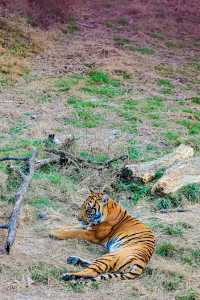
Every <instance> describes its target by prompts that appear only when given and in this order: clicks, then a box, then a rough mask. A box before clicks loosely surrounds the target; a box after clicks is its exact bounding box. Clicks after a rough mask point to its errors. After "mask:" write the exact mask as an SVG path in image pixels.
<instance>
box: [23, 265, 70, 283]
mask: <svg viewBox="0 0 200 300" xmlns="http://www.w3.org/2000/svg"><path fill="white" fill-rule="evenodd" d="M29 271H30V274H31V278H32V280H33V281H34V282H37V283H42V284H45V285H48V283H49V280H51V279H53V280H56V281H57V282H58V281H59V280H60V276H61V274H62V273H64V272H66V268H59V267H57V266H53V265H49V264H46V263H44V262H39V263H37V264H34V265H32V266H30V267H29Z"/></svg>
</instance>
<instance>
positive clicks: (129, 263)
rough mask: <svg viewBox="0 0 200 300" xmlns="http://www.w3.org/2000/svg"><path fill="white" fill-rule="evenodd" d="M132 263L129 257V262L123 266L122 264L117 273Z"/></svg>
mask: <svg viewBox="0 0 200 300" xmlns="http://www.w3.org/2000/svg"><path fill="white" fill-rule="evenodd" d="M132 261H133V258H132V257H131V259H130V260H129V261H127V262H126V263H125V264H123V265H122V266H121V267H120V268H119V269H118V271H121V270H122V269H123V268H124V267H126V266H127V265H128V264H130V263H131V262H132Z"/></svg>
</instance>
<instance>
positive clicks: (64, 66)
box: [0, 1, 200, 300]
mask: <svg viewBox="0 0 200 300" xmlns="http://www.w3.org/2000/svg"><path fill="white" fill-rule="evenodd" d="M100 2H101V1H100ZM100 2H98V3H97V4H96V5H95V4H91V1H86V2H85V3H84V5H82V6H81V7H80V9H79V11H78V17H77V7H76V5H78V4H76V3H75V4H74V14H75V18H76V21H77V23H78V26H79V31H76V32H75V33H73V34H64V33H63V26H64V25H63V24H62V25H55V26H54V28H53V29H49V30H48V31H45V32H42V31H41V29H38V31H39V34H41V35H42V36H43V38H44V40H47V41H48V45H49V47H47V49H46V50H45V51H44V52H42V53H40V54H38V55H34V56H32V57H28V58H26V63H27V64H28V65H29V68H30V69H31V72H30V73H29V74H28V75H27V76H22V77H20V78H19V79H18V80H17V82H16V83H15V84H14V85H13V86H7V87H5V88H4V89H3V90H2V91H1V93H0V108H1V109H0V119H1V122H0V133H1V150H2V149H4V150H2V151H1V152H2V153H1V155H2V156H3V155H4V153H8V154H10V153H12V154H18V153H19V152H20V151H25V153H26V151H28V150H29V149H30V145H29V144H28V145H25V146H23V143H22V141H23V140H25V139H26V140H31V139H35V140H39V139H44V138H45V137H46V136H47V134H49V133H52V132H55V133H56V135H57V137H58V138H59V139H61V140H63V139H64V138H65V137H66V136H68V135H74V136H75V137H76V138H77V141H78V142H77V145H78V149H79V150H80V149H81V150H82V149H84V150H87V151H93V152H92V153H101V152H105V153H107V154H108V155H109V156H110V157H112V156H115V155H118V154H119V153H120V154H121V153H124V152H126V151H127V143H128V141H129V140H130V139H133V140H136V141H137V143H138V145H139V148H140V149H141V151H142V152H143V155H146V157H147V158H149V157H151V154H149V152H148V151H147V150H146V146H147V145H149V144H153V145H154V146H155V147H157V149H158V150H157V151H158V152H157V154H156V155H159V154H160V153H165V152H167V151H169V150H170V149H171V148H172V147H173V146H174V144H173V143H172V144H170V143H169V141H166V140H165V138H164V136H163V134H162V133H163V129H164V128H165V126H166V130H169V131H170V130H171V131H176V130H177V132H178V133H179V134H180V135H181V138H182V139H183V141H186V142H188V143H190V144H191V143H193V142H191V136H190V135H189V134H188V132H187V130H186V129H185V128H184V127H181V126H180V124H177V121H178V120H180V119H182V118H185V116H186V115H187V114H188V113H187V112H183V111H182V110H181V109H180V104H177V103H178V101H180V100H184V101H185V102H184V104H183V106H184V108H190V109H193V110H196V111H199V106H198V105H197V104H195V103H192V102H191V101H189V100H187V99H190V98H191V97H194V96H196V95H197V94H198V93H199V92H200V90H199V83H200V77H199V76H200V74H199V70H198V71H196V69H195V68H193V64H194V62H196V61H197V59H198V54H199V43H198V41H197V39H198V34H199V31H198V28H199V24H198V22H197V19H198V18H197V17H195V18H194V19H192V18H191V15H189V16H188V17H187V18H186V19H185V21H182V22H181V24H182V26H181V25H180V24H179V23H178V25H177V20H176V15H173V14H172V17H171V18H170V17H169V16H168V18H167V17H166V18H164V21H163V23H162V26H161V28H160V22H161V20H163V16H162V12H163V7H162V6H161V7H160V6H158V7H157V14H156V15H155V13H154V12H155V5H153V4H152V5H151V4H149V5H150V6H148V5H146V6H144V5H143V4H141V5H140V4H138V3H136V2H137V1H136V2H135V1H133V2H134V3H129V2H130V1H126V2H124V4H123V5H122V4H121V6H120V9H118V8H119V3H117V1H116V3H109V4H110V5H111V6H109V5H108V4H107V3H104V4H103V6H100V8H101V9H100V10H99V6H98V5H100V4H102V3H100ZM194 2H195V1H194ZM128 5H130V6H128ZM111 8H112V13H111ZM179 9H182V11H183V12H184V7H182V8H180V7H179ZM191 9H192V8H191ZM172 11H173V7H170V8H169V10H168V12H169V13H170V12H172ZM195 12H196V14H197V15H198V12H197V11H195ZM124 16H125V18H123V17H124ZM144 16H145V20H146V21H145V22H143V19H144ZM120 18H121V19H120ZM108 21H111V25H112V26H111V25H110V23H108ZM106 22H107V26H105V23H106ZM113 24H114V25H113ZM110 26H111V27H110ZM113 26H114V27H113ZM194 28H195V30H194ZM175 29H176V30H175ZM159 32H161V34H158V33H159ZM156 33H157V38H155V36H156ZM37 34H38V33H37ZM153 34H154V37H152V36H153ZM116 36H117V37H119V36H120V37H121V36H122V37H124V38H128V39H130V40H131V41H132V42H133V43H134V44H135V45H137V47H143V48H145V47H146V48H148V47H149V48H153V49H154V51H155V54H154V55H144V54H142V53H141V52H139V51H132V50H130V49H128V48H127V47H126V46H124V45H116V43H115V42H114V40H113V37H116ZM169 41H170V42H171V44H167V42H169ZM167 45H168V46H167ZM158 66H161V67H160V68H159V67H158ZM166 66H170V67H169V68H167V67H166ZM91 68H97V69H100V70H103V71H104V72H107V73H108V74H110V76H112V78H114V79H119V78H120V80H122V77H121V75H119V74H121V73H123V72H124V74H128V75H130V78H129V79H127V80H124V81H123V86H124V87H125V88H126V91H128V92H126V94H125V95H124V96H123V97H122V98H121V97H120V96H116V97H114V98H111V99H108V101H109V105H110V107H109V109H104V110H101V108H96V109H95V112H97V113H98V112H100V113H102V114H103V115H104V118H105V122H104V123H103V124H100V125H99V126H97V127H94V128H81V127H77V126H74V125H66V124H65V125H64V120H65V119H66V118H70V117H71V115H72V113H73V109H72V108H71V107H70V106H69V105H66V98H67V97H69V96H77V97H79V98H80V99H82V98H84V97H85V94H84V93H83V91H82V90H81V88H82V86H84V84H85V83H82V82H80V83H78V85H75V86H72V87H71V88H70V90H69V91H67V92H66V93H60V92H59V91H58V90H57V89H56V87H55V82H56V80H58V79H61V78H62V77H63V76H66V75H67V76H71V75H72V74H74V73H81V74H84V75H85V74H87V72H88V71H89V70H91ZM120 72H121V73H120ZM160 78H167V79H170V81H171V82H172V84H173V85H174V86H175V89H174V91H173V93H172V94H167V95H164V99H165V111H163V112H162V111H153V113H155V112H156V113H157V114H159V116H161V120H160V122H161V126H160V127H156V126H153V125H152V120H151V119H149V118H147V117H146V115H144V114H143V110H142V109H143V106H144V105H146V104H145V103H146V102H144V98H145V97H149V96H157V95H158V96H159V95H160V93H161V92H160V88H158V86H157V81H158V80H159V79H160ZM46 94H47V95H48V97H50V99H51V100H50V101H46V100H45V99H46V98H45V97H46V96H45V97H44V95H46ZM130 95H131V97H132V98H133V99H135V100H137V101H138V103H139V104H138V105H139V106H141V111H140V112H138V114H139V122H138V132H137V134H136V133H134V134H133V133H130V132H129V131H126V130H125V131H124V130H121V128H120V126H119V125H121V124H122V123H123V119H122V117H121V116H119V114H118V113H117V112H116V110H111V108H113V107H114V108H119V106H120V105H121V104H122V102H123V101H124V100H125V99H126V97H130ZM162 96H163V95H162ZM87 97H88V98H89V99H91V98H92V97H93V98H95V99H93V100H94V101H96V98H98V96H96V95H95V96H87ZM45 101H46V102H45ZM172 107H173V108H174V109H171V108H172ZM149 113H152V111H150V112H149ZM187 117H188V115H187ZM191 118H192V117H191ZM23 122H24V123H23ZM162 122H163V124H162ZM24 124H25V126H24ZM13 128H14V129H13ZM16 128H17V129H16ZM113 130H115V131H117V135H116V133H115V132H114V133H113ZM13 131H14V134H13ZM198 137H199V136H197V139H198ZM192 138H193V137H192ZM20 143H21V144H20ZM20 145H21V146H20ZM195 145H196V144H195ZM12 146H13V147H14V152H12V151H11V152H9V149H8V148H9V147H12ZM6 147H7V148H6ZM196 147H197V146H196ZM5 148H6V149H7V150H6V151H7V152H6V151H5ZM198 151H199V148H198V147H197V152H198ZM42 155H43V156H44V153H43V154H42ZM143 158H144V157H143ZM60 172H61V173H60V174H61V175H62V176H63V182H61V183H60V185H59V186H56V185H54V184H49V182H48V180H47V179H46V178H39V179H37V178H34V179H33V181H32V185H31V188H30V190H29V192H28V193H27V197H26V199H25V202H26V204H25V206H24V209H23V214H22V217H21V225H20V227H19V229H18V233H17V238H16V243H15V245H14V247H13V250H12V252H11V254H10V255H9V256H2V257H0V280H1V284H0V299H2V300H7V299H10V300H11V299H20V300H23V299H31V300H34V299H82V300H85V299H97V300H100V299H115V298H118V299H133V298H134V299H141V300H151V299H152V300H153V299H155V300H167V299H169V300H172V299H179V298H176V297H177V295H182V294H186V293H187V291H188V290H190V289H191V288H192V289H193V290H194V291H195V293H198V292H200V286H199V282H200V273H199V267H198V265H197V266H196V265H195V266H194V265H190V264H188V263H183V261H181V260H180V258H179V256H178V254H177V255H176V256H175V257H164V258H163V257H160V256H159V255H156V254H155V255H154V256H153V258H152V260H151V262H150V264H149V266H148V269H147V271H146V272H145V274H144V275H142V276H141V277H140V278H138V279H136V280H135V281H134V282H127V281H126V282H124V281H122V282H120V283H119V282H116V281H113V282H105V283H104V282H103V283H101V284H99V285H93V284H90V283H88V284H84V285H74V284H65V283H61V282H60V281H59V280H58V279H57V276H55V275H54V273H55V272H61V271H63V270H69V271H70V270H72V269H73V267H71V266H67V265H66V263H65V260H66V258H67V256H68V255H72V254H73V255H80V256H82V257H84V258H87V259H93V258H95V257H96V256H98V255H101V253H103V249H101V248H100V247H98V246H95V245H90V244H88V243H85V242H81V241H74V240H68V241H54V240H51V239H49V237H48V231H49V229H50V228H52V227H54V226H58V225H61V224H63V223H70V224H71V223H72V222H74V223H75V222H76V211H77V209H78V207H79V206H80V203H81V202H82V198H85V196H86V195H87V193H88V186H89V185H93V186H96V187H97V188H98V187H100V188H102V187H105V186H106V187H109V186H110V183H111V182H112V180H113V178H109V174H103V175H102V177H100V176H99V174H98V172H95V171H94V173H92V174H88V173H87V172H85V173H84V174H83V176H85V177H84V178H81V177H80V178H81V180H80V182H79V183H78V184H77V183H76V186H75V187H74V186H72V187H71V186H70V185H67V184H66V185H67V187H65V180H67V176H68V173H67V171H65V170H61V171H60ZM2 178H3V177H2ZM80 178H79V179H80ZM2 180H3V179H2ZM64 187H65V188H64ZM0 195H1V194H0ZM116 196H117V197H118V198H117V200H118V201H120V202H121V203H122V205H125V206H127V207H128V209H129V210H130V213H132V214H134V215H135V216H137V217H139V219H141V220H142V221H143V222H146V223H148V222H150V221H151V219H152V218H154V219H156V221H157V222H158V223H159V222H160V223H161V224H162V223H163V222H164V223H167V224H170V225H171V224H174V223H177V222H186V223H188V224H189V225H190V226H191V227H190V228H188V229H187V230H185V231H184V234H183V236H182V237H177V236H169V235H166V234H164V233H163V232H160V231H159V230H158V229H155V232H156V235H157V238H158V241H163V240H164V241H170V242H172V243H173V244H174V245H176V247H177V249H179V248H187V249H198V248H199V245H200V238H199V237H200V227H199V224H200V217H199V216H200V206H199V204H195V205H190V206H189V212H184V213H169V214H160V213H158V212H152V210H151V208H152V207H151V204H149V203H146V202H145V201H143V200H141V201H140V202H139V204H137V205H135V206H133V205H132V204H131V205H130V203H127V200H126V194H123V193H121V194H120V196H121V197H122V198H119V195H117V194H116ZM45 197H47V198H48V199H50V202H49V203H50V205H48V204H47V207H45V208H41V207H39V208H38V207H34V206H33V205H32V200H33V199H43V198H45ZM2 199H3V197H2ZM0 204H1V206H0V208H1V221H2V222H3V221H4V220H5V215H8V214H9V210H10V207H9V209H8V204H7V203H5V201H1V202H0ZM41 209H44V210H45V211H47V212H48V214H49V218H48V220H46V221H45V220H40V219H38V218H37V213H38V211H40V210H41ZM2 234H3V233H2ZM57 270H58V271H57ZM174 273H176V274H178V276H181V278H182V281H181V282H180V284H179V285H178V286H176V287H175V289H173V288H172V289H166V288H164V285H163V283H164V282H165V281H167V280H169V279H170V278H171V277H170V276H172V274H174ZM195 297H196V298H182V299H198V295H196V296H195ZM180 299H181V298H180Z"/></svg>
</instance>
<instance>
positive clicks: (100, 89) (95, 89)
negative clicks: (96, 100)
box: [81, 84, 125, 97]
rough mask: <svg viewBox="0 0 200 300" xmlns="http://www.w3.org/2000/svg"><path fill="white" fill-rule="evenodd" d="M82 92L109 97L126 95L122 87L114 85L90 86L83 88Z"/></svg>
mask: <svg viewBox="0 0 200 300" xmlns="http://www.w3.org/2000/svg"><path fill="white" fill-rule="evenodd" d="M81 90H82V91H83V92H85V93H88V94H92V95H101V96H107V97H116V96H121V95H123V94H124V93H125V91H124V89H123V88H122V87H121V86H116V85H113V84H101V85H88V86H85V87H83V88H82V89H81Z"/></svg>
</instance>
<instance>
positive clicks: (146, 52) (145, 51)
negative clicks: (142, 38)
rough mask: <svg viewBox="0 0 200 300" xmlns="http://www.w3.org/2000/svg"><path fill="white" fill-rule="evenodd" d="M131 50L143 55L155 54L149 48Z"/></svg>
mask: <svg viewBox="0 0 200 300" xmlns="http://www.w3.org/2000/svg"><path fill="white" fill-rule="evenodd" d="M133 50H134V51H137V52H139V53H141V54H145V55H153V54H155V51H154V50H153V49H152V48H149V47H136V48H135V49H134V48H133Z"/></svg>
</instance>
